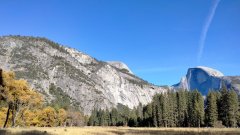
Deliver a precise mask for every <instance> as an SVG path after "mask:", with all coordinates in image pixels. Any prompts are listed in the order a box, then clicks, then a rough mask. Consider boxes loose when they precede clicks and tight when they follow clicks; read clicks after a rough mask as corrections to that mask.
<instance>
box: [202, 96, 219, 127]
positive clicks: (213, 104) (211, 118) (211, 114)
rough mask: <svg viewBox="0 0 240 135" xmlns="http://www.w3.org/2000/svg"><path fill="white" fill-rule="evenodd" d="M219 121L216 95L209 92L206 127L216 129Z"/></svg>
mask: <svg viewBox="0 0 240 135" xmlns="http://www.w3.org/2000/svg"><path fill="white" fill-rule="evenodd" d="M217 119H218V111H217V97H216V93H215V92H213V91H209V93H208V96H207V102H206V111H205V121H206V125H207V126H210V127H214V126H215V125H216V122H217Z"/></svg>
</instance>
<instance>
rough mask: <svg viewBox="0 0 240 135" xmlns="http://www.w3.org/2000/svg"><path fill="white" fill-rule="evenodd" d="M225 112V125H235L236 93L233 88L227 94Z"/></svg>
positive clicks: (236, 111) (236, 112) (236, 114)
mask: <svg viewBox="0 0 240 135" xmlns="http://www.w3.org/2000/svg"><path fill="white" fill-rule="evenodd" d="M227 95H228V96H227V101H226V104H227V105H226V106H227V114H226V126H228V127H236V126H237V118H238V113H239V112H238V95H237V93H236V92H235V91H234V90H230V91H229V92H228V94H227Z"/></svg>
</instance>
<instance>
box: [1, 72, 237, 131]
mask: <svg viewBox="0 0 240 135" xmlns="http://www.w3.org/2000/svg"><path fill="white" fill-rule="evenodd" d="M0 72H1V73H0V127H4V128H5V127H32V126H35V127H65V126H85V125H88V126H129V127H240V103H239V102H240V98H239V96H238V95H237V93H236V92H235V91H234V90H231V89H230V90H228V89H227V87H226V86H225V85H223V87H222V88H221V89H220V90H218V91H214V90H210V91H209V93H208V95H207V96H206V97H204V96H202V95H201V93H200V92H199V91H198V90H194V91H186V90H179V91H169V92H167V93H161V94H157V95H155V96H154V97H153V100H152V102H151V103H149V104H147V105H142V104H139V106H137V107H135V108H134V109H130V108H128V107H127V106H125V105H122V104H118V106H117V107H116V108H112V109H110V110H108V109H107V110H101V109H100V110H99V109H94V110H93V111H92V114H91V116H84V115H83V113H82V112H81V111H80V110H77V109H76V108H74V107H71V106H68V104H67V105H66V102H65V104H62V102H61V101H59V100H57V101H54V100H53V102H52V103H48V102H46V100H45V99H44V98H43V96H42V94H41V93H39V92H37V91H36V90H34V89H32V88H31V87H30V85H29V84H28V83H27V81H25V80H23V79H20V80H17V79H16V78H15V74H14V72H6V71H2V70H0ZM56 89H57V88H54V87H53V86H52V87H51V89H50V92H51V91H56ZM62 94H63V93H62ZM62 94H61V93H60V94H59V95H57V96H59V97H60V98H62V99H64V98H63V96H61V95H62ZM65 98H67V97H65ZM65 100H66V101H68V100H67V99H65Z"/></svg>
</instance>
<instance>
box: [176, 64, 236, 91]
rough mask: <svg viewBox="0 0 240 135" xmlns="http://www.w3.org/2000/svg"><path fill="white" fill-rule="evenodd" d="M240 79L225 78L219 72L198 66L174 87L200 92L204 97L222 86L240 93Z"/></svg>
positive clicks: (189, 71)
mask: <svg viewBox="0 0 240 135" xmlns="http://www.w3.org/2000/svg"><path fill="white" fill-rule="evenodd" d="M239 79H240V77H238V76H236V77H231V76H224V75H223V73H221V72H220V71H218V70H215V69H212V68H209V67H203V66H198V67H195V68H189V69H188V72H187V75H186V76H185V77H183V78H182V79H181V81H180V83H178V84H176V85H173V88H174V89H186V90H195V89H197V90H199V91H200V92H201V93H202V94H203V95H207V93H208V91H209V90H219V89H220V88H221V87H222V84H225V85H226V86H227V87H228V88H229V89H230V88H233V89H234V90H235V91H236V92H238V93H239V90H240V89H239V86H240V85H239V84H240V81H239Z"/></svg>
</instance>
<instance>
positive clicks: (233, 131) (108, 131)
mask: <svg viewBox="0 0 240 135" xmlns="http://www.w3.org/2000/svg"><path fill="white" fill-rule="evenodd" d="M135 134H137V135H240V128H239V129H237V128H128V127H80V128H77V127H76V128H74V127H69V128H35V127H34V128H8V129H0V135H135Z"/></svg>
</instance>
